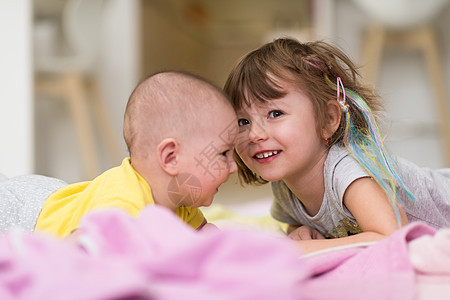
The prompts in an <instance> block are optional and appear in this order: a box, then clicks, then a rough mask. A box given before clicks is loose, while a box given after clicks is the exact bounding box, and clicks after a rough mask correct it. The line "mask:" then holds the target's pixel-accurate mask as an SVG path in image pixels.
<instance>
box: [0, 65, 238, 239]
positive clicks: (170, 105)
mask: <svg viewBox="0 0 450 300" xmlns="http://www.w3.org/2000/svg"><path fill="white" fill-rule="evenodd" d="M123 134H124V139H125V142H126V144H127V147H128V150H129V153H130V157H127V158H125V159H124V160H123V162H122V164H121V165H120V166H119V167H115V168H112V169H110V170H107V171H106V172H104V173H103V174H101V175H100V176H98V177H96V178H95V179H94V180H93V181H88V182H80V183H75V184H70V185H67V186H64V187H60V186H58V184H59V183H57V184H55V186H56V187H57V188H56V190H55V191H54V192H53V193H51V194H50V196H49V197H45V198H44V199H42V200H41V202H44V203H43V205H42V209H40V213H39V215H38V217H37V221H36V223H35V230H36V231H45V232H48V233H52V234H55V235H57V236H59V237H66V236H68V235H70V234H71V233H73V232H74V231H75V230H76V229H77V228H78V226H79V224H80V220H81V219H82V217H83V216H84V215H85V214H87V213H88V212H90V211H93V210H97V209H104V208H119V209H123V210H125V211H126V212H128V213H129V214H130V215H132V216H136V215H138V214H139V212H140V211H141V209H142V208H144V207H145V206H146V205H154V204H156V205H161V206H164V207H166V208H168V209H170V210H171V211H173V212H175V213H176V214H177V215H178V216H179V217H180V218H181V219H182V220H184V221H185V222H187V223H188V224H189V225H191V226H192V227H193V228H195V229H200V228H202V227H204V226H205V224H207V222H206V220H205V218H204V216H203V214H202V212H201V211H200V209H199V207H200V206H209V205H210V204H211V203H212V201H213V197H214V194H215V193H216V192H217V191H218V188H219V186H220V185H221V184H222V183H223V182H225V181H226V180H227V179H228V176H229V174H231V173H234V172H235V171H236V170H237V166H236V164H235V162H234V160H233V157H232V154H233V145H234V141H235V137H236V135H237V122H236V115H235V113H234V110H233V108H232V106H231V104H229V102H228V100H227V98H226V96H225V95H224V94H223V93H222V91H221V90H220V89H219V88H217V87H216V86H214V85H213V84H211V83H208V82H207V81H205V80H204V79H202V78H200V77H197V76H195V75H192V74H189V73H183V72H161V73H157V74H154V75H152V76H150V77H148V78H147V79H145V80H144V81H143V82H142V83H140V84H139V85H138V86H137V87H136V89H135V90H134V91H133V93H132V94H131V96H130V98H129V101H128V104H127V107H126V111H125V117H124V125H123ZM45 180H50V181H51V180H52V179H51V178H45ZM54 180H56V179H54ZM7 181H8V180H6V181H5V182H7ZM0 197H2V192H1V190H0ZM31 197H33V195H32V194H31V193H28V195H27V194H24V195H23V199H24V200H23V201H28V198H31ZM2 215H3V214H2Z"/></svg>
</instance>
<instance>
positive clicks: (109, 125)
mask: <svg viewBox="0 0 450 300" xmlns="http://www.w3.org/2000/svg"><path fill="white" fill-rule="evenodd" d="M89 90H90V95H91V96H92V97H91V99H92V105H93V108H94V111H95V116H96V117H95V119H96V122H97V124H98V126H99V129H100V135H101V139H102V140H103V141H104V145H105V151H106V152H107V153H108V155H109V158H110V159H111V161H112V162H113V163H114V164H120V163H121V160H122V158H123V157H122V153H121V151H120V142H119V141H118V140H117V138H116V135H115V134H114V126H113V122H112V121H111V118H110V115H109V113H108V107H107V105H106V104H105V101H104V97H103V95H102V93H101V92H100V89H99V87H98V84H97V83H96V82H94V81H93V80H90V81H89Z"/></svg>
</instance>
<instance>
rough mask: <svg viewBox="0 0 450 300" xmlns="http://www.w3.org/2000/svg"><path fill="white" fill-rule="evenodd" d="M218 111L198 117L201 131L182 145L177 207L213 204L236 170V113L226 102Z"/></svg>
mask: <svg viewBox="0 0 450 300" xmlns="http://www.w3.org/2000/svg"><path fill="white" fill-rule="evenodd" d="M219 111H220V113H216V114H214V116H213V117H211V118H207V119H209V120H205V119H202V118H201V117H198V118H197V120H196V121H195V122H198V123H199V129H198V130H199V132H197V133H196V134H193V136H194V137H193V138H192V139H191V140H190V141H187V143H185V144H186V145H185V147H183V145H182V150H181V156H180V162H181V163H182V166H183V167H182V171H181V172H180V174H179V175H178V177H177V180H178V182H177V185H178V193H177V196H178V198H177V200H176V201H177V202H178V203H175V204H176V205H177V206H181V205H185V206H191V207H200V206H209V205H211V203H212V201H213V198H214V195H215V194H216V193H217V192H218V189H219V186H220V185H221V184H222V183H224V182H225V181H226V180H227V179H228V176H229V175H230V174H232V173H234V172H236V171H237V166H236V163H235V162H234V160H233V149H234V144H235V139H236V136H237V132H238V125H237V119H236V114H235V113H234V111H233V109H232V108H231V106H229V105H223V109H220V110H219ZM181 159H182V160H183V161H181ZM173 200H175V199H173Z"/></svg>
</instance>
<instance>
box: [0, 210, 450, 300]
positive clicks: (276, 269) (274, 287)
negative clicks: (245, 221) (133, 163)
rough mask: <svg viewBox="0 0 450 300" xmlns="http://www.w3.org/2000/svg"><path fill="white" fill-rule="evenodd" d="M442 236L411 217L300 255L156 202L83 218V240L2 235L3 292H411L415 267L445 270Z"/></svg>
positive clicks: (278, 242)
mask: <svg viewBox="0 0 450 300" xmlns="http://www.w3.org/2000/svg"><path fill="white" fill-rule="evenodd" d="M438 233H439V240H437V239H436V237H438V234H436V230H434V229H432V228H430V227H428V226H427V225H424V224H420V223H416V224H410V225H408V226H406V227H404V228H402V229H401V230H399V231H397V232H396V233H394V234H393V235H392V236H390V237H389V238H386V239H384V240H382V241H380V242H378V243H376V244H373V245H370V246H366V247H348V248H343V249H335V250H333V251H327V252H324V253H321V254H316V255H312V256H308V257H301V256H300V255H299V249H298V248H297V246H296V245H295V244H294V242H293V241H290V240H287V239H284V238H280V237H275V236H272V235H269V234H267V233H264V232H259V231H250V230H237V229H224V230H218V231H208V232H194V231H192V230H191V229H190V228H189V227H187V225H185V224H184V223H182V222H181V221H180V220H179V219H178V218H177V217H175V216H174V215H173V214H172V213H171V212H169V211H167V210H165V209H163V208H160V207H157V206H150V207H148V208H146V209H144V210H143V211H142V213H141V214H140V216H139V217H138V218H131V217H129V216H128V215H126V214H125V213H122V212H121V211H115V210H110V211H102V212H96V213H92V214H90V215H88V216H87V217H86V218H85V219H84V220H83V223H82V226H81V228H80V246H74V245H71V244H69V243H67V242H66V241H61V240H56V239H53V238H50V237H47V236H42V235H38V234H34V235H29V234H24V233H19V232H9V233H7V234H4V235H2V236H0V299H123V298H139V299H348V298H353V299H416V298H417V274H418V273H419V272H420V273H421V274H422V275H423V274H425V273H427V274H431V275H436V276H439V277H440V278H442V277H444V278H445V277H446V278H447V279H448V278H449V276H450V274H449V272H448V269H447V267H442V266H444V264H445V266H450V255H449V250H448V249H449V248H448V245H449V243H450V234H448V232H446V233H444V234H440V232H438ZM424 239H431V240H433V242H434V243H430V242H429V241H425V243H426V244H427V245H434V244H435V246H431V249H430V247H428V248H426V247H425V246H424V245H425V244H424V242H420V241H423V240H424ZM424 247H425V248H426V249H425V250H423V248H424ZM429 251H433V252H432V253H433V255H434V256H435V257H434V260H433V265H432V266H431V267H430V264H429V262H427V261H425V258H423V256H425V254H423V253H427V254H428V253H430V252H429ZM410 255H412V256H411V259H410ZM438 256H439V257H441V260H439V258H438ZM442 259H444V261H442ZM439 262H441V263H439Z"/></svg>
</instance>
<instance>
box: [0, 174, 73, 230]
mask: <svg viewBox="0 0 450 300" xmlns="http://www.w3.org/2000/svg"><path fill="white" fill-rule="evenodd" d="M65 185H67V183H66V182H64V181H63V180H60V179H56V178H52V177H46V176H42V175H22V176H17V177H12V178H6V177H5V176H3V177H2V178H1V179H0V231H7V230H10V229H13V228H18V229H21V230H25V231H33V230H34V226H35V224H36V221H37V218H38V216H39V213H40V211H41V208H42V205H44V202H45V200H47V198H48V197H49V196H50V195H51V194H52V193H54V192H55V191H57V190H58V189H60V188H62V187H63V186H65Z"/></svg>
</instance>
